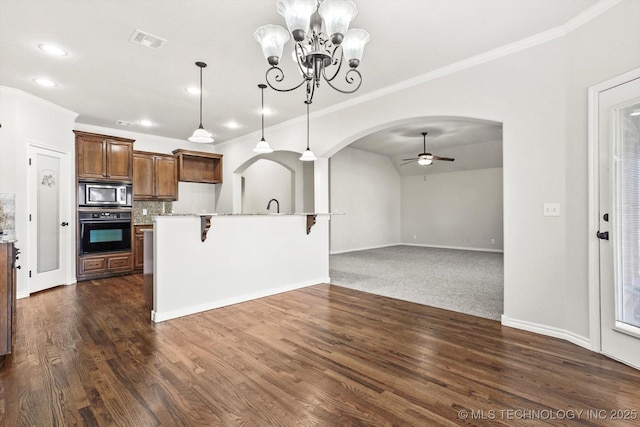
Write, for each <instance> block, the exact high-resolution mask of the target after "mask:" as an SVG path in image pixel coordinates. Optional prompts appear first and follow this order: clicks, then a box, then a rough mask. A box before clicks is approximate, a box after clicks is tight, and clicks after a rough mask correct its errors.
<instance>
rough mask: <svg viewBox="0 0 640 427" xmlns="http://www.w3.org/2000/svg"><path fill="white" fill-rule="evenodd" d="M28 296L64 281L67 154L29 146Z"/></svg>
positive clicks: (65, 279) (67, 233) (68, 214)
mask: <svg viewBox="0 0 640 427" xmlns="http://www.w3.org/2000/svg"><path fill="white" fill-rule="evenodd" d="M29 159H30V160H29V161H30V165H29V187H28V195H29V211H28V215H29V248H28V253H29V275H30V277H29V293H33V292H38V291H41V290H44V289H48V288H51V287H54V286H58V285H62V284H65V283H66V282H67V277H68V266H69V262H68V260H69V257H70V256H72V255H71V253H70V251H69V239H70V236H69V234H70V233H71V229H72V227H70V226H69V225H70V223H71V221H70V213H69V189H68V188H67V187H68V186H69V182H70V177H69V173H70V170H69V169H70V167H69V154H68V153H61V152H58V151H55V150H50V149H47V148H43V147H39V146H35V145H30V146H29Z"/></svg>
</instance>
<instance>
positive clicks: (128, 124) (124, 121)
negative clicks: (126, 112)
mask: <svg viewBox="0 0 640 427" xmlns="http://www.w3.org/2000/svg"><path fill="white" fill-rule="evenodd" d="M116 124H117V125H118V126H133V123H132V122H128V121H126V120H118V121H116Z"/></svg>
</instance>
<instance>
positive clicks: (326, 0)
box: [254, 0, 371, 103]
mask: <svg viewBox="0 0 640 427" xmlns="http://www.w3.org/2000/svg"><path fill="white" fill-rule="evenodd" d="M276 8H277V11H278V13H279V14H280V15H282V16H283V17H284V19H285V21H286V23H287V27H288V28H289V31H287V30H285V29H284V28H283V27H281V26H279V25H271V24H268V25H263V26H262V27H259V28H258V29H257V30H256V31H255V33H254V37H255V39H256V40H257V41H258V43H260V45H261V46H262V53H263V54H264V56H265V58H266V59H267V62H268V63H269V65H270V66H271V67H270V68H269V69H268V70H267V72H266V81H267V84H268V85H269V87H271V88H272V89H274V90H277V91H279V92H289V91H292V90H295V89H297V88H299V87H300V86H302V85H304V84H305V83H306V101H305V102H308V103H311V102H312V100H313V94H314V92H315V89H316V88H317V87H319V86H320V82H321V80H324V81H326V82H327V84H328V85H329V86H331V87H332V88H333V89H335V90H337V91H338V92H342V93H353V92H355V91H357V90H358V89H359V88H360V85H361V84H362V75H361V74H360V72H359V71H358V70H357V68H358V65H360V61H361V60H362V54H363V52H364V46H365V45H366V44H367V43H368V42H369V39H370V37H371V36H370V35H369V33H368V32H366V31H365V30H360V29H349V23H350V22H351V21H353V19H354V18H355V17H356V15H357V14H358V8H357V7H356V5H355V3H354V2H353V1H351V0H278V3H277V5H276ZM289 33H291V34H289ZM291 36H292V37H293V40H294V42H295V45H294V48H293V57H294V60H295V62H296V63H297V65H298V68H299V70H300V73H301V75H302V79H301V81H299V82H298V83H296V84H294V85H293V86H288V87H283V86H284V83H283V80H284V78H285V76H284V71H282V69H281V68H280V67H279V66H278V65H279V64H280V59H281V57H282V52H283V49H284V45H285V43H286V42H287V41H288V40H289V39H290V38H291ZM344 63H346V64H347V65H348V67H349V69H348V70H347V71H346V72H344V73H343V75H344V83H340V84H338V83H337V82H334V80H335V79H336V77H338V75H339V74H340V70H341V69H342V65H343V64H344ZM281 84H282V85H283V86H281Z"/></svg>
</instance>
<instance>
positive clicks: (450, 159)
mask: <svg viewBox="0 0 640 427" xmlns="http://www.w3.org/2000/svg"><path fill="white" fill-rule="evenodd" d="M433 160H444V161H446V162H453V161H454V160H455V159H453V158H451V157H439V156H433Z"/></svg>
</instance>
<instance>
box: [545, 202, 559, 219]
mask: <svg viewBox="0 0 640 427" xmlns="http://www.w3.org/2000/svg"><path fill="white" fill-rule="evenodd" d="M544 216H560V203H545V204H544Z"/></svg>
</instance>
